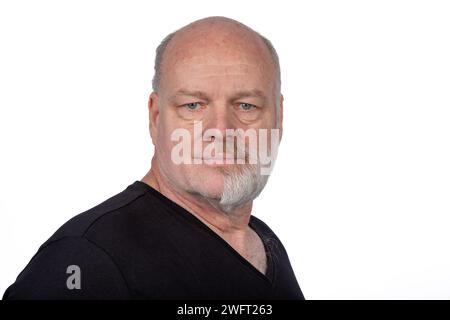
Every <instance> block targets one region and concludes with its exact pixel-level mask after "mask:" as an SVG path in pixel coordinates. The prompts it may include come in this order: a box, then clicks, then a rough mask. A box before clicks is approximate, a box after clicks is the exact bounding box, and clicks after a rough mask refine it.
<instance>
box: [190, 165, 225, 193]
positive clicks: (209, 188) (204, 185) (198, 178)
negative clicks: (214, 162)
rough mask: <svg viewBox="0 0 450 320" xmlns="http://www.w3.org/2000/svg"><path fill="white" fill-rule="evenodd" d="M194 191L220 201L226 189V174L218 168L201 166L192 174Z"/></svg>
mask: <svg viewBox="0 0 450 320" xmlns="http://www.w3.org/2000/svg"><path fill="white" fill-rule="evenodd" d="M189 180H190V182H191V183H190V184H191V187H192V189H193V191H195V192H198V193H200V194H202V195H204V196H205V197H208V198H211V199H220V198H221V197H222V193H223V188H224V174H223V172H222V170H220V169H219V168H217V167H205V166H203V165H202V166H201V167H199V168H198V169H197V170H194V171H193V172H191V174H190V179H189Z"/></svg>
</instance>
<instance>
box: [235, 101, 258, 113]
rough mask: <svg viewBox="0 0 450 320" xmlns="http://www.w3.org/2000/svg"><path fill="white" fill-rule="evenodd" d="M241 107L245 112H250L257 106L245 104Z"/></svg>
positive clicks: (241, 104)
mask: <svg viewBox="0 0 450 320" xmlns="http://www.w3.org/2000/svg"><path fill="white" fill-rule="evenodd" d="M239 106H240V107H241V109H242V110H244V111H250V110H252V109H254V108H256V106H255V105H253V104H250V103H245V102H243V103H240V104H239Z"/></svg>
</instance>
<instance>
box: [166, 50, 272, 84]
mask: <svg viewBox="0 0 450 320" xmlns="http://www.w3.org/2000/svg"><path fill="white" fill-rule="evenodd" d="M164 71H165V72H163V82H164V85H163V86H164V87H166V89H167V90H168V91H176V90H178V89H179V88H181V87H186V86H189V87H191V88H193V89H197V90H208V89H210V90H211V91H221V92H223V91H232V90H235V89H250V88H258V89H260V90H263V91H267V90H272V88H273V86H274V85H275V73H274V71H273V67H272V66H270V65H268V64H267V62H266V61H264V60H263V59H255V58H253V59H252V58H251V57H248V55H247V56H246V55H237V54H231V55H227V54H217V53H215V52H202V53H198V54H192V55H189V56H185V57H184V58H183V59H179V60H177V61H173V62H172V63H169V64H167V66H166V69H165V70H164Z"/></svg>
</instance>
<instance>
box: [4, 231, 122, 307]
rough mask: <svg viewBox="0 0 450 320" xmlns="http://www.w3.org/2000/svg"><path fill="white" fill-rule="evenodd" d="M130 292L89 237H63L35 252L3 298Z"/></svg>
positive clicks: (91, 296)
mask: <svg viewBox="0 0 450 320" xmlns="http://www.w3.org/2000/svg"><path fill="white" fill-rule="evenodd" d="M129 292H130V291H129V289H128V286H127V284H126V281H125V279H124V278H123V276H122V274H121V272H120V270H119V268H118V267H117V265H116V264H115V263H114V261H113V260H112V259H111V257H110V256H109V255H108V253H107V252H105V251H104V250H103V249H102V248H100V247H98V246H96V245H95V244H94V243H92V242H90V241H89V240H87V239H86V238H83V237H63V238H61V239H58V240H55V241H52V242H51V243H49V244H47V245H46V246H45V247H44V248H42V249H40V250H39V251H38V252H37V253H36V254H35V255H34V256H33V258H32V259H31V261H30V262H29V263H28V265H27V267H26V268H25V269H24V270H23V271H22V272H21V273H20V274H19V276H18V277H17V279H16V281H15V282H14V283H13V284H12V285H11V286H10V287H9V288H8V289H7V290H6V292H5V293H4V296H3V299H7V300H17V299H20V300H26V299H97V298H105V299H106V298H109V299H115V298H121V299H124V298H127V297H129V296H130V294H129Z"/></svg>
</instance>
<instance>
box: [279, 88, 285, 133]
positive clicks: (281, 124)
mask: <svg viewBox="0 0 450 320" xmlns="http://www.w3.org/2000/svg"><path fill="white" fill-rule="evenodd" d="M283 101H284V97H283V95H282V94H281V95H280V124H279V126H280V141H281V138H282V137H283Z"/></svg>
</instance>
